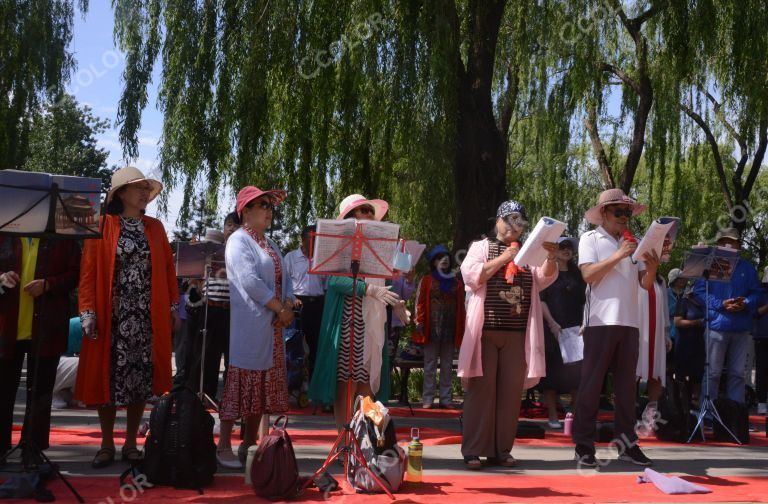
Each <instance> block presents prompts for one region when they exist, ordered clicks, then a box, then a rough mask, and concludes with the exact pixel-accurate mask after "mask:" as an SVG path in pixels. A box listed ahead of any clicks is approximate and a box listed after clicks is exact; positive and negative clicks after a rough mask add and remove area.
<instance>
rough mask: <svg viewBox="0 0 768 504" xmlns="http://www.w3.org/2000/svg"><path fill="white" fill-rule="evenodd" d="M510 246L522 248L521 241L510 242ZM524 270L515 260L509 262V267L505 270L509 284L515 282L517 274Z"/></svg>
mask: <svg viewBox="0 0 768 504" xmlns="http://www.w3.org/2000/svg"><path fill="white" fill-rule="evenodd" d="M509 248H516V249H518V250H519V249H520V243H518V242H512V243H510V244H509ZM521 271H523V268H521V267H519V266H518V265H517V264H515V261H514V260H512V261H509V262H508V263H507V267H506V269H505V270H504V279H505V280H506V281H507V283H508V284H511V283H514V281H515V275H516V274H517V273H519V272H521Z"/></svg>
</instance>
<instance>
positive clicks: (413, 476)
mask: <svg viewBox="0 0 768 504" xmlns="http://www.w3.org/2000/svg"><path fill="white" fill-rule="evenodd" d="M423 451H424V445H422V444H421V441H419V429H417V428H416V427H414V428H412V429H411V444H409V445H408V469H407V471H406V479H407V480H408V481H409V482H411V483H421V455H422V453H423Z"/></svg>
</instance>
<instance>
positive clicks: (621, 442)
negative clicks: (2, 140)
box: [573, 189, 659, 467]
mask: <svg viewBox="0 0 768 504" xmlns="http://www.w3.org/2000/svg"><path fill="white" fill-rule="evenodd" d="M643 211H645V206H643V205H639V204H638V203H636V202H635V201H634V200H633V199H631V198H629V197H628V196H627V195H625V194H624V191H622V190H621V189H608V190H607V191H603V192H602V193H601V194H600V198H599V202H598V204H597V205H596V206H594V207H592V208H590V209H589V210H588V211H587V213H586V215H585V218H586V219H587V221H588V222H589V223H590V224H594V225H596V226H598V227H597V228H596V229H593V230H592V231H588V232H586V233H584V234H583V235H582V236H581V240H580V241H579V268H580V269H581V273H582V275H583V277H584V281H585V282H587V284H588V286H589V287H588V288H587V305H586V308H585V329H584V361H583V364H582V368H581V369H582V374H581V382H580V386H579V400H578V401H577V403H576V411H575V414H574V423H573V441H574V442H575V443H576V460H577V461H578V462H579V465H581V466H585V467H596V466H597V460H596V459H595V421H596V419H597V412H598V405H599V402H600V389H601V388H602V385H603V379H604V378H605V375H606V373H607V372H608V370H610V371H612V372H613V378H614V393H615V416H614V427H615V429H614V434H615V439H616V440H618V442H617V443H616V444H617V447H618V449H619V460H624V461H627V462H632V463H634V464H638V465H651V460H650V459H648V457H646V456H645V455H644V454H643V452H642V451H640V448H639V447H638V446H637V435H636V434H635V429H634V426H635V387H636V384H635V379H636V378H635V369H636V366H637V358H638V346H639V331H638V327H639V313H638V289H637V285H638V282H640V285H642V286H643V288H645V289H649V288H653V280H654V279H655V277H656V270H657V268H658V264H659V259H658V256H656V254H655V252H654V253H653V254H651V255H649V254H646V255H645V256H644V257H643V260H641V261H637V262H634V261H633V260H632V258H631V255H632V254H633V253H634V251H635V249H636V248H637V242H635V241H634V239H633V238H631V237H630V236H627V237H625V231H627V229H628V224H629V219H630V218H632V217H633V216H635V215H638V214H640V213H642V212H643Z"/></svg>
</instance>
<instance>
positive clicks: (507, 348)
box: [461, 331, 527, 458]
mask: <svg viewBox="0 0 768 504" xmlns="http://www.w3.org/2000/svg"><path fill="white" fill-rule="evenodd" d="M480 345H481V349H482V362H483V376H479V377H476V378H470V379H469V384H468V386H467V389H466V390H465V391H464V423H463V432H462V433H463V439H462V442H461V454H462V455H464V456H475V457H501V458H503V457H505V456H508V455H509V454H510V451H512V445H513V444H514V443H515V435H516V434H517V417H518V415H519V414H520V402H521V400H522V394H523V381H524V379H525V375H526V371H527V366H526V362H525V333H524V332H512V331H483V335H482V337H481V340H480Z"/></svg>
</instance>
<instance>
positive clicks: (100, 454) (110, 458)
mask: <svg viewBox="0 0 768 504" xmlns="http://www.w3.org/2000/svg"><path fill="white" fill-rule="evenodd" d="M114 461H115V449H114V448H101V449H100V450H99V451H97V452H96V456H95V457H93V461H92V462H91V467H93V468H94V469H101V468H103V467H107V466H110V465H112V463H113V462H114Z"/></svg>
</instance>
